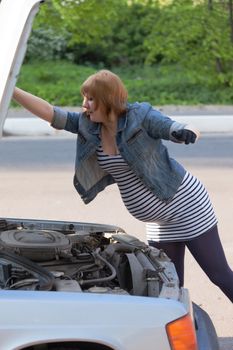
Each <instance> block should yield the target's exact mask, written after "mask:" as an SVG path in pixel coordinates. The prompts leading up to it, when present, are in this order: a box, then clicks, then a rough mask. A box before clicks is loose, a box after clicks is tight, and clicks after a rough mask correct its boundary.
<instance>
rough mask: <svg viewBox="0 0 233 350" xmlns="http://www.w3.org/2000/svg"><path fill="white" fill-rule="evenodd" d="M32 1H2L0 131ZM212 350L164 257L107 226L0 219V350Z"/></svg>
mask: <svg viewBox="0 0 233 350" xmlns="http://www.w3.org/2000/svg"><path fill="white" fill-rule="evenodd" d="M40 3H41V1H39V0H2V1H1V2H0V45H1V54H0V131H2V129H3V125H4V120H5V117H6V114H7V110H8V106H9V102H10V100H11V96H12V91H13V88H14V86H15V84H16V80H17V75H18V72H19V70H20V66H21V64H22V61H23V57H24V54H25V51H26V46H27V39H28V37H29V35H30V31H31V26H32V23H33V19H34V17H35V15H36V13H37V11H38V10H39V7H40ZM19 349H21V350H22V349H24V350H72V349H75V350H143V349H145V350H197V349H199V350H217V349H219V347H218V341H217V336H216V332H215V330H214V327H213V324H212V322H211V320H210V318H209V317H208V315H207V314H206V313H205V312H204V311H203V310H202V309H201V308H200V307H198V306H197V305H194V304H192V303H191V300H190V296H189V292H188V290H187V289H185V288H180V287H179V280H178V276H177V273H176V271H175V268H174V265H173V263H172V262H171V261H170V259H169V258H168V257H167V256H166V255H165V254H164V253H163V252H162V251H159V250H157V249H155V248H152V247H149V246H147V245H146V244H145V243H144V242H141V241H139V240H138V239H137V238H135V237H132V236H129V235H127V234H126V233H125V232H124V231H123V230H122V229H121V228H119V227H115V226H109V225H100V224H91V223H80V222H61V221H48V220H30V219H14V218H0V350H19Z"/></svg>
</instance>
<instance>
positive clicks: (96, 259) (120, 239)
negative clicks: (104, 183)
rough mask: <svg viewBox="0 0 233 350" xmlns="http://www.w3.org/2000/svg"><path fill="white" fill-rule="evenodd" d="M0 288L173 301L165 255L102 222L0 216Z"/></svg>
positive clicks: (172, 275)
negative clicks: (158, 298)
mask: <svg viewBox="0 0 233 350" xmlns="http://www.w3.org/2000/svg"><path fill="white" fill-rule="evenodd" d="M0 289H5V290H34V291H40V290H45V291H57V292H59V291H60V292H61V291H62V292H77V293H83V292H86V293H115V294H129V295H138V296H151V297H166V298H172V299H178V298H179V293H180V288H179V281H178V276H177V274H176V270H175V267H174V265H173V263H172V262H171V261H170V259H169V258H168V257H167V255H166V254H165V253H164V252H163V251H161V250H158V249H156V248H153V247H149V246H148V245H146V244H145V243H144V242H142V241H140V240H138V239H137V238H136V237H134V236H130V235H127V234H126V233H125V232H124V231H123V230H122V229H120V228H118V227H115V226H110V225H101V224H89V223H70V222H61V221H49V220H47V221H46V220H44V221H41V220H22V219H0Z"/></svg>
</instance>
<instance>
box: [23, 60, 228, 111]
mask: <svg viewBox="0 0 233 350" xmlns="http://www.w3.org/2000/svg"><path fill="white" fill-rule="evenodd" d="M106 68H107V67H106ZM97 70H98V69H96V68H94V67H87V66H78V65H75V64H72V63H71V62H68V61H53V62H42V63H41V62H38V63H37V62H35V63H30V64H24V65H23V67H22V69H21V73H20V76H19V80H18V83H17V85H18V86H19V87H21V88H22V89H25V90H26V91H29V92H31V93H33V94H36V95H38V96H40V97H41V98H44V99H46V100H48V101H49V102H50V103H52V104H54V105H59V106H79V105H80V104H81V101H82V98H81V96H80V85H81V84H82V82H83V81H84V80H85V79H86V78H87V77H88V76H89V75H90V74H93V73H95V72H96V71H97ZM112 71H114V72H115V73H117V74H119V75H120V77H121V78H122V80H123V81H124V83H125V85H126V87H127V89H128V92H129V101H130V102H134V101H139V102H140V101H147V102H150V103H151V104H153V105H165V104H173V105H197V104H232V101H233V91H232V88H227V87H223V86H220V85H219V86H218V85H217V86H216V84H215V85H213V86H212V85H211V84H210V83H208V84H207V81H208V80H207V79H206V78H205V77H199V76H196V77H195V75H192V78H190V77H189V76H187V75H186V74H185V73H184V72H183V71H182V69H178V67H176V66H170V67H166V68H164V67H163V68H162V69H161V68H160V67H157V66H155V67H123V68H115V69H112ZM194 77H195V79H194Z"/></svg>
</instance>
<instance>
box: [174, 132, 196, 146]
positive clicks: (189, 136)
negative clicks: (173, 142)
mask: <svg viewBox="0 0 233 350" xmlns="http://www.w3.org/2000/svg"><path fill="white" fill-rule="evenodd" d="M172 136H173V137H175V138H176V139H177V140H178V141H181V142H184V143H185V144H186V145H188V144H189V143H194V142H195V141H196V138H197V135H196V134H195V133H194V132H193V131H191V130H187V129H182V130H178V131H173V132H172Z"/></svg>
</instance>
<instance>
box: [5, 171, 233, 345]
mask: <svg viewBox="0 0 233 350" xmlns="http://www.w3.org/2000/svg"><path fill="white" fill-rule="evenodd" d="M190 170H191V171H192V172H193V174H194V175H196V176H198V177H199V178H200V179H201V180H202V181H203V182H204V183H205V185H206V187H207V189H208V190H209V193H210V196H211V199H212V202H213V204H214V207H215V211H216V214H217V216H218V218H219V231H220V234H221V239H222V243H223V246H224V249H225V253H226V256H227V259H228V261H229V264H230V265H231V267H232V268H233V239H232V235H233V232H232V231H233V229H232V227H231V226H232V225H231V222H232V208H233V182H232V178H233V169H224V170H222V169H221V170H220V169H217V168H216V169H213V168H211V169H205V170H203V169H202V168H200V169H198V170H197V169H190ZM213 174H214V176H213ZM72 176H73V174H72V172H70V171H59V172H58V173H57V172H53V171H47V172H44V171H43V173H42V172H38V171H37V172H32V171H28V170H27V171H22V170H20V171H19V172H17V171H14V172H10V171H4V170H1V173H0V193H1V201H0V213H1V217H21V218H38V219H56V220H59V219H60V220H72V221H88V222H90V221H91V222H98V223H109V224H113V225H118V226H121V227H122V228H124V229H125V231H127V233H129V234H132V235H135V236H137V237H139V238H140V239H141V240H144V241H145V240H146V237H145V226H144V224H143V223H141V222H139V221H137V220H136V219H134V218H133V217H132V216H131V215H130V214H129V213H128V212H127V210H126V209H125V207H124V206H123V204H122V202H121V199H120V196H119V192H118V189H117V187H116V186H115V185H113V186H111V187H109V188H108V189H107V190H105V191H104V192H102V193H101V194H99V195H98V197H97V199H96V200H95V201H93V202H92V203H91V204H89V205H88V206H86V205H84V204H83V203H82V201H81V199H80V198H79V196H78V195H77V194H76V193H75V191H74V189H73V185H72ZM223 179H224V181H223ZM9 189H10V191H9ZM12 203H14V205H12ZM216 258H217V257H216ZM185 286H186V287H187V288H189V290H190V293H191V296H192V299H193V300H194V301H195V302H196V303H197V304H198V305H201V306H202V308H203V309H204V310H206V311H207V312H208V314H209V315H210V317H211V319H212V321H213V323H214V325H215V327H216V331H217V334H218V336H219V342H220V345H221V350H233V306H232V303H230V302H229V301H228V299H227V298H226V297H225V296H224V295H223V293H222V292H221V291H220V290H218V288H217V287H215V286H214V285H213V284H212V283H211V282H210V281H209V280H208V278H207V277H206V276H205V274H204V273H203V272H202V270H201V269H200V267H199V266H198V265H197V263H196V262H195V261H194V259H193V258H192V256H191V255H190V254H189V252H187V254H186V272H185Z"/></svg>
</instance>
